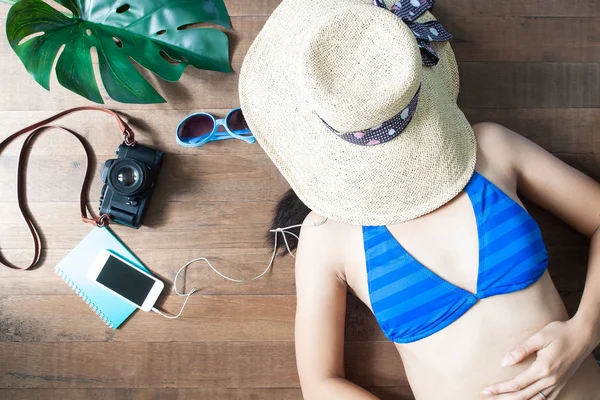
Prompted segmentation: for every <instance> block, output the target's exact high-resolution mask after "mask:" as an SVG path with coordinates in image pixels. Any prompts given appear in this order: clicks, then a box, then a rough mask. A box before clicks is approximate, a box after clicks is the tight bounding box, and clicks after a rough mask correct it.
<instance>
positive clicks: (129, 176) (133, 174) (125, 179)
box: [117, 165, 140, 187]
mask: <svg viewBox="0 0 600 400" xmlns="http://www.w3.org/2000/svg"><path fill="white" fill-rule="evenodd" d="M139 179H140V174H139V172H138V170H137V169H134V168H131V167H130V166H128V165H127V166H124V167H122V168H120V169H119V171H118V172H117V180H118V181H119V183H120V184H121V185H122V186H123V187H130V186H133V185H135V184H136V183H137V182H138V181H139Z"/></svg>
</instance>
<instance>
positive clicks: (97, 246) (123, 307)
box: [56, 227, 150, 329]
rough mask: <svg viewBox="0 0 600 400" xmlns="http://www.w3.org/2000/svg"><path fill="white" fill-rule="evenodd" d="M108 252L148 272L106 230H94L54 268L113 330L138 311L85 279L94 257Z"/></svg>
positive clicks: (111, 233) (109, 231)
mask: <svg viewBox="0 0 600 400" xmlns="http://www.w3.org/2000/svg"><path fill="white" fill-rule="evenodd" d="M103 250H109V251H111V252H113V253H115V254H117V255H119V256H121V257H122V258H123V259H125V260H126V261H129V262H130V263H131V264H133V265H134V266H136V267H138V268H139V269H141V270H143V271H146V272H150V271H148V269H147V268H146V267H144V265H143V264H142V262H141V261H140V260H139V259H138V258H137V257H136V256H135V255H134V254H133V253H132V252H131V251H130V250H129V249H128V248H127V247H125V245H124V244H123V243H121V241H120V240H119V239H118V238H117V237H116V236H115V235H114V233H113V232H112V231H111V230H110V229H108V228H98V227H96V228H94V229H93V230H92V231H91V232H90V233H89V234H88V235H87V236H86V237H85V238H84V239H83V240H82V241H81V242H80V243H79V244H78V245H77V246H76V247H75V248H74V249H73V250H71V252H70V253H69V254H68V255H67V256H66V257H65V258H63V259H62V261H61V262H60V263H58V265H57V266H56V272H57V273H58V275H59V276H60V277H61V278H63V279H64V280H65V282H67V283H68V284H69V285H70V286H71V287H72V288H73V290H75V292H77V294H78V295H79V296H81V298H82V299H83V300H84V301H85V302H86V303H87V304H89V306H90V307H91V308H92V310H94V311H95V312H96V314H98V316H99V317H100V318H102V319H103V320H104V322H106V324H107V325H108V326H109V327H111V328H112V329H117V328H118V327H119V325H121V324H122V323H123V322H124V321H125V320H126V319H127V318H128V317H129V316H130V315H131V314H132V313H133V312H134V311H135V310H137V308H136V307H135V306H134V305H132V304H131V303H129V302H128V301H126V300H123V299H122V298H121V297H119V296H117V295H116V294H114V293H112V292H111V291H109V290H108V289H106V288H104V287H102V286H101V285H99V284H98V283H96V282H94V281H92V280H90V279H89V278H88V271H89V270H90V268H91V267H92V265H93V264H94V261H95V260H96V257H98V254H99V253H100V252H101V251H103Z"/></svg>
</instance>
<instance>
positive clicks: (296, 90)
mask: <svg viewBox="0 0 600 400" xmlns="http://www.w3.org/2000/svg"><path fill="white" fill-rule="evenodd" d="M428 2H429V3H432V0H402V1H401V2H398V3H397V4H396V6H395V8H393V9H392V5H391V4H390V3H389V2H386V3H387V6H388V7H389V8H390V9H385V8H382V7H385V4H383V3H382V2H381V1H376V3H380V4H379V6H377V5H376V4H373V2H372V0H327V1H316V0H283V1H282V2H281V5H280V6H279V7H278V8H277V9H276V10H275V11H274V12H273V14H272V16H271V17H270V18H269V20H268V21H267V23H266V24H265V26H264V28H263V29H262V31H261V32H260V33H259V35H258V36H257V38H256V40H255V41H254V43H253V44H252V46H251V48H250V50H249V51H248V54H247V55H246V58H245V60H244V63H243V66H242V69H241V73H240V84H239V85H240V87H239V89H240V102H241V107H242V110H243V112H244V115H245V117H246V120H247V122H248V125H249V127H250V129H251V130H252V132H253V134H254V136H255V137H256V139H257V141H258V143H259V144H260V145H261V146H262V148H263V149H264V151H265V152H266V153H267V155H268V156H269V157H270V158H271V160H272V161H273V162H274V163H275V165H276V166H277V168H278V169H279V170H280V172H281V173H282V174H283V176H284V177H285V178H286V179H287V181H288V182H289V184H290V185H291V187H292V188H293V189H294V191H295V192H296V194H297V195H298V197H299V198H300V199H301V200H302V201H303V202H304V203H305V204H306V205H307V206H308V207H309V208H311V209H312V210H314V211H316V212H318V213H320V214H322V215H324V216H326V217H329V218H331V219H333V220H336V221H340V222H344V223H348V224H357V225H391V224H395V223H400V222H403V221H407V220H410V219H413V218H416V217H418V216H421V215H423V214H426V213H428V212H430V211H433V210H435V209H436V208H438V207H440V206H442V205H443V204H445V203H446V202H448V201H449V200H451V199H452V198H453V197H455V196H456V195H457V194H458V193H459V192H460V191H461V190H462V189H463V188H464V187H465V185H466V184H467V182H468V181H469V179H470V177H471V175H472V173H473V170H474V167H475V156H476V142H475V137H474V133H473V130H472V129H471V126H470V124H469V123H468V121H467V120H466V118H465V116H464V115H463V113H462V112H461V111H460V110H459V108H458V106H457V105H456V98H457V96H458V71H457V66H456V60H455V58H454V53H453V52H452V49H451V47H450V45H449V44H448V42H447V41H439V42H436V41H435V40H436V37H433V38H432V36H439V35H441V34H442V33H443V32H445V31H444V30H443V28H442V27H441V25H440V24H439V22H430V21H435V18H434V17H433V16H432V15H431V14H430V13H429V12H428V11H425V10H426V9H427V8H429V6H427V3H428ZM429 5H432V4H429ZM399 7H400V8H402V7H404V9H403V10H400V9H399ZM392 10H393V11H394V12H392ZM402 13H405V14H406V15H407V16H408V15H414V14H415V13H416V14H417V15H418V16H419V17H418V19H416V20H415V21H414V22H405V21H404V20H403V19H401V18H400V17H399V16H398V15H400V14H402ZM396 14H398V15H396ZM409 19H410V18H409ZM424 29H425V30H428V31H429V32H427V31H424ZM424 33H425V34H424ZM424 36H428V38H426V39H428V40H431V42H429V41H427V40H425V41H423V40H422V39H419V38H423V37H424ZM442 36H443V35H442ZM448 37H449V35H448ZM418 39H419V43H417V40H418ZM419 44H421V48H420V46H419ZM427 49H429V53H432V54H437V56H438V57H439V61H437V65H432V64H434V63H435V61H436V60H432V57H431V54H429V53H428V52H427ZM426 56H427V57H426ZM424 63H425V64H427V65H432V66H426V65H423V64H424Z"/></svg>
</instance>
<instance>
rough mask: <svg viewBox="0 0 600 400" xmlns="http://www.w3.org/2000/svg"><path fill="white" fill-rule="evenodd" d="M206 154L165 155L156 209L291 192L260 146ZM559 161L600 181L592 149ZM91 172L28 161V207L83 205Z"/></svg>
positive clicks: (98, 185) (97, 187) (95, 194)
mask: <svg viewBox="0 0 600 400" xmlns="http://www.w3.org/2000/svg"><path fill="white" fill-rule="evenodd" d="M590 133H591V132H590ZM534 139H535V138H534ZM73 140H75V139H73ZM584 143H585V142H584ZM239 144H243V143H239ZM582 147H583V146H582ZM204 150H208V151H206V152H203V153H200V154H189V155H183V154H180V155H176V156H175V155H169V154H166V155H165V158H164V162H163V166H162V168H161V170H160V173H159V176H158V181H157V186H156V189H155V192H154V194H153V196H152V203H159V204H163V205H164V204H167V203H172V202H186V201H194V202H198V203H204V202H208V203H214V202H228V201H231V200H233V199H239V200H243V201H244V202H260V201H270V202H276V201H277V200H278V199H279V197H280V196H281V195H282V194H283V193H284V192H285V191H286V190H287V189H289V185H288V184H287V182H286V181H285V179H284V178H283V177H282V175H281V174H280V173H279V171H278V170H277V168H276V167H275V165H274V164H273V163H272V162H271V161H270V160H269V158H268V157H267V156H266V155H265V154H264V153H263V152H262V150H261V149H260V148H259V147H258V146H256V147H253V148H252V149H249V151H248V152H247V153H246V154H240V155H236V154H231V155H228V154H225V155H224V154H220V153H216V152H214V153H213V152H212V151H210V149H208V148H207V149H204ZM556 156H557V157H559V158H560V159H561V160H563V161H564V162H566V163H567V164H569V165H571V166H573V167H575V168H577V169H579V170H580V171H582V172H584V173H585V174H587V175H589V176H591V177H592V178H594V179H596V180H600V154H598V155H596V154H594V153H589V148H588V152H587V153H579V154H564V153H558V154H556ZM96 157H97V160H100V161H96V162H94V170H93V172H92V175H91V181H90V191H89V197H88V198H89V201H90V203H92V204H94V203H95V204H94V209H96V208H97V204H98V203H97V201H98V199H99V198H100V191H101V189H102V186H103V182H102V181H101V179H100V171H101V168H102V164H103V161H102V160H107V159H114V158H116V157H115V156H114V155H108V156H100V155H97V156H96ZM17 163H18V157H17V156H7V155H4V156H0V203H12V202H15V201H16V189H15V187H16V171H17ZM86 168H87V167H86V158H85V156H83V155H68V156H64V157H63V156H46V155H38V154H32V155H31V157H29V158H28V160H27V172H26V180H27V196H28V203H29V204H32V203H45V202H61V203H69V202H76V201H78V199H79V193H80V191H81V182H82V180H83V177H84V174H85V172H86Z"/></svg>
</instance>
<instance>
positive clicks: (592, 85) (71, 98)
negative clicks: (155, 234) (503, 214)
mask: <svg viewBox="0 0 600 400" xmlns="http://www.w3.org/2000/svg"><path fill="white" fill-rule="evenodd" d="M17 62H18V61H17V60H14V59H13V58H10V57H9V58H8V59H7V60H6V62H5V63H2V64H0V77H4V78H0V87H2V93H0V96H1V97H0V104H6V106H5V107H3V108H4V110H5V111H19V110H43V109H46V110H63V109H66V108H69V107H74V106H78V105H82V104H87V103H89V102H88V101H86V100H84V99H82V98H80V97H79V96H76V95H74V94H72V93H68V92H67V91H66V89H64V88H60V87H58V86H56V85H55V86H53V89H52V91H50V92H46V91H45V90H43V89H42V88H39V87H37V83H35V82H34V81H33V80H31V79H30V78H29V77H27V75H26V73H25V71H21V72H19V68H21V69H22V67H19V66H18V64H17ZM459 70H460V75H461V95H460V96H459V104H460V106H461V107H467V108H497V107H502V108H598V107H600V80H598V79H594V77H596V76H599V74H600V63H522V62H495V63H488V62H460V63H459ZM15 71H16V72H15ZM236 71H237V68H236ZM11 75H12V76H13V78H12V79H7V78H6V77H7V76H11ZM149 80H150V81H151V82H152V83H155V84H156V86H157V87H158V88H159V90H160V91H161V93H162V94H163V95H164V96H165V98H167V99H168V101H169V102H168V103H164V104H154V105H148V106H143V105H133V104H120V103H114V102H112V101H107V103H106V105H107V106H109V107H113V108H115V109H117V110H145V111H148V110H185V111H192V110H198V109H200V110H201V109H214V108H222V109H227V108H233V107H237V106H239V99H238V87H237V83H238V82H237V81H238V76H237V73H236V74H229V75H225V74H220V73H217V72H213V71H199V70H193V69H189V70H188V71H187V72H186V74H184V75H183V77H182V78H181V80H180V81H179V82H178V83H168V84H167V83H164V82H159V81H158V78H155V77H149ZM549 83H552V84H549ZM20 92H26V93H32V97H25V96H21V95H19V94H18V93H20ZM192 100H193V102H194V106H190V103H191V101H192ZM89 104H91V103H89ZM135 115H139V113H136V114H135Z"/></svg>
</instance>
